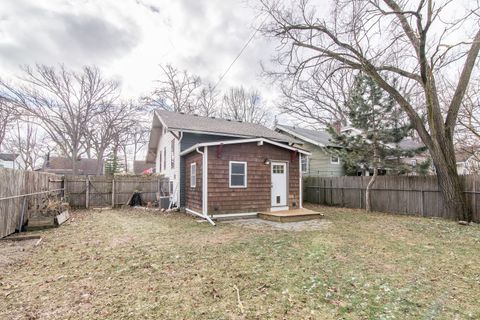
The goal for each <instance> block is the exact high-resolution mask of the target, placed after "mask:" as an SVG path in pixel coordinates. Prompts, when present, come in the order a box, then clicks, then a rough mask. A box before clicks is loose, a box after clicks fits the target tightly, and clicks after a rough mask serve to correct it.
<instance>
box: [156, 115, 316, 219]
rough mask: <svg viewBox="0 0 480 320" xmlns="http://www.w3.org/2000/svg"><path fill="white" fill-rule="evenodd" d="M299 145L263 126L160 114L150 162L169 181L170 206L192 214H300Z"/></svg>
mask: <svg viewBox="0 0 480 320" xmlns="http://www.w3.org/2000/svg"><path fill="white" fill-rule="evenodd" d="M296 142H297V141H296V140H294V139H292V138H291V137H288V136H286V135H283V134H281V133H278V132H275V131H273V130H270V129H268V128H266V127H264V126H261V125H258V124H252V123H245V122H239V121H233V120H225V119H216V118H213V117H200V116H197V115H187V114H182V113H175V112H169V111H164V110H157V111H155V112H154V117H153V122H152V130H151V133H150V140H149V144H148V154H147V162H148V163H152V164H155V167H156V172H157V173H160V174H163V175H164V176H166V177H168V178H169V179H170V181H169V189H170V194H171V201H172V203H173V204H174V205H176V206H177V207H181V208H185V210H186V211H187V212H189V213H192V214H197V215H201V216H203V217H205V216H206V215H221V214H234V213H236V214H243V213H256V212H262V211H275V210H284V209H289V208H300V207H301V206H302V199H301V198H302V174H301V172H300V170H299V167H300V162H301V159H302V157H303V156H306V155H309V152H307V151H304V150H302V149H300V148H298V147H296V146H294V144H295V143H296Z"/></svg>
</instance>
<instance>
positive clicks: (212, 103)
mask: <svg viewBox="0 0 480 320" xmlns="http://www.w3.org/2000/svg"><path fill="white" fill-rule="evenodd" d="M196 99H197V101H196V106H195V109H196V112H197V113H198V114H199V115H201V116H204V117H213V116H216V115H217V114H218V109H219V101H218V100H219V92H218V91H217V90H216V89H215V87H214V86H213V85H212V84H211V83H209V84H208V85H206V86H203V87H202V88H201V89H200V91H199V92H198V94H197V97H196Z"/></svg>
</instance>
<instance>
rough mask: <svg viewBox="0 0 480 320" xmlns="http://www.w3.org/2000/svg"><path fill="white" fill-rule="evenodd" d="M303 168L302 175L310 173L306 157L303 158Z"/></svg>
mask: <svg viewBox="0 0 480 320" xmlns="http://www.w3.org/2000/svg"><path fill="white" fill-rule="evenodd" d="M301 157H302V158H301V167H302V173H307V172H308V157H307V156H306V155H302V156H301Z"/></svg>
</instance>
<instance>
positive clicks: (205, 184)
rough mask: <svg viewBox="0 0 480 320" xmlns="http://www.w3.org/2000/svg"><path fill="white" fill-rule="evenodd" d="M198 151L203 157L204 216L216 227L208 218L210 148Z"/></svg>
mask: <svg viewBox="0 0 480 320" xmlns="http://www.w3.org/2000/svg"><path fill="white" fill-rule="evenodd" d="M196 151H197V152H198V153H199V154H201V155H202V216H203V218H205V220H207V221H208V222H209V223H210V224H211V225H212V226H215V222H213V220H212V219H210V217H209V216H208V147H204V151H203V152H202V151H200V149H199V148H197V149H196Z"/></svg>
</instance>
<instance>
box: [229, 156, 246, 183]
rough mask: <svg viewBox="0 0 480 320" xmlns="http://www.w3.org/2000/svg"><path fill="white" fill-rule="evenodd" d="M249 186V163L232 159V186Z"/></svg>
mask: <svg viewBox="0 0 480 320" xmlns="http://www.w3.org/2000/svg"><path fill="white" fill-rule="evenodd" d="M246 187H247V163H246V162H242V161H230V188H246Z"/></svg>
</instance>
